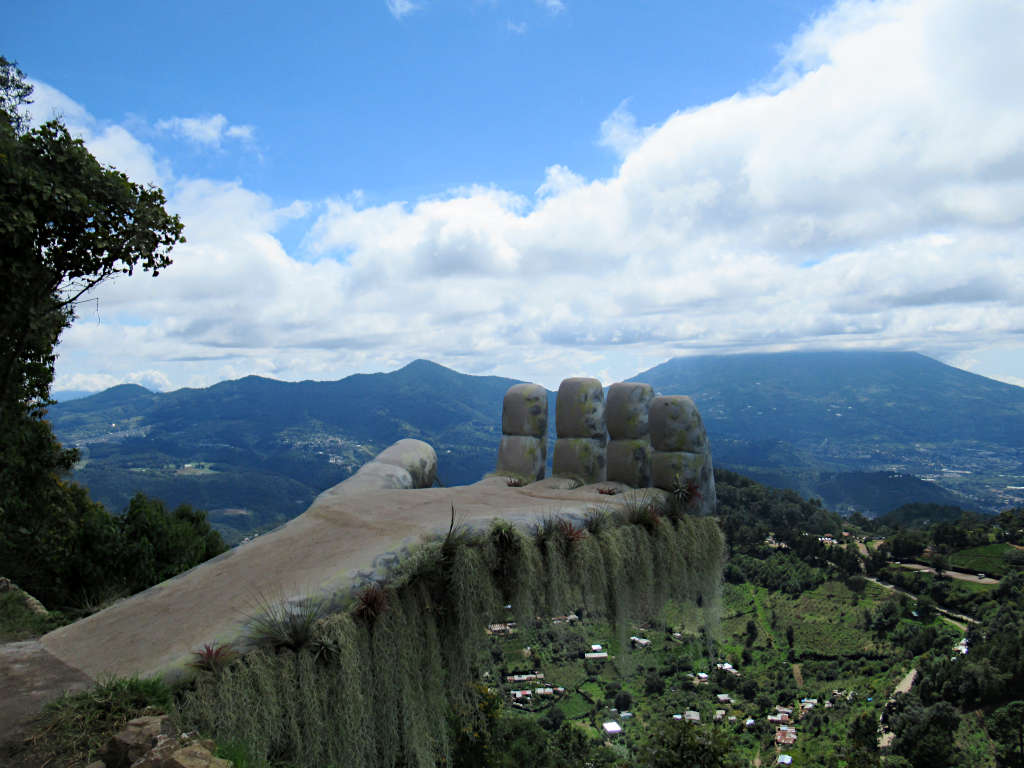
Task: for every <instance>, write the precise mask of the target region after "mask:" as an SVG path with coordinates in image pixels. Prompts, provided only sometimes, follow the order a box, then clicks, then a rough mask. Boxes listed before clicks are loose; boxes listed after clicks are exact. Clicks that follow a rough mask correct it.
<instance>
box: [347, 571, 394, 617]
mask: <svg viewBox="0 0 1024 768" xmlns="http://www.w3.org/2000/svg"><path fill="white" fill-rule="evenodd" d="M387 609H388V593H387V592H386V591H385V590H384V587H382V586H381V585H380V583H379V582H376V581H371V582H370V583H369V584H367V585H366V586H365V587H363V588H362V589H361V590H359V594H358V595H357V596H356V605H355V608H353V609H352V613H353V614H354V615H355V617H356V618H357V619H359V620H361V621H363V622H364V623H365V624H366V625H367V626H369V627H371V628H372V627H373V625H374V624H375V623H376V622H377V619H379V618H380V617H381V616H383V615H384V611H386V610H387Z"/></svg>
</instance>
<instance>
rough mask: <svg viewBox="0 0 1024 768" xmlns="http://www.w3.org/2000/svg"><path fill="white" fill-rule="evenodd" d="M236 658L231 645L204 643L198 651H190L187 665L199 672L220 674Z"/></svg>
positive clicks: (236, 653)
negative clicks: (190, 655)
mask: <svg viewBox="0 0 1024 768" xmlns="http://www.w3.org/2000/svg"><path fill="white" fill-rule="evenodd" d="M237 658H238V651H236V650H235V648H234V646H233V645H231V643H225V644H224V645H221V644H220V643H217V642H213V643H206V644H204V645H203V647H202V648H200V649H199V650H198V651H192V661H190V662H189V663H188V665H189V666H190V667H192V668H193V669H198V670H199V671H201V672H211V673H213V674H215V675H218V674H220V673H221V672H223V671H224V670H225V669H227V668H228V666H229V665H230V664H231V662H233V661H235V659H237Z"/></svg>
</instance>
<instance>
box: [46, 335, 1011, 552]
mask: <svg viewBox="0 0 1024 768" xmlns="http://www.w3.org/2000/svg"><path fill="white" fill-rule="evenodd" d="M638 379H640V380H644V381H647V382H648V383H650V384H651V385H652V386H654V387H655V389H656V390H659V391H662V392H665V393H666V394H668V393H671V394H677V393H678V394H689V395H690V396H692V397H693V398H694V400H695V401H696V403H697V405H698V407H699V408H700V410H701V413H702V415H703V417H704V421H705V425H706V426H707V428H708V433H709V436H710V438H711V442H712V450H713V453H714V456H715V463H716V466H724V467H728V468H730V469H734V470H736V471H739V472H742V473H744V474H748V475H749V476H751V477H752V478H754V479H757V480H760V481H762V482H768V483H770V484H774V485H780V486H784V487H791V488H794V489H795V490H798V491H801V492H803V493H808V494H811V495H818V496H821V497H822V498H823V499H824V500H825V502H826V504H829V505H830V506H832V507H833V508H836V509H840V510H843V511H852V510H854V509H858V510H860V511H864V512H866V513H869V514H870V513H875V514H881V513H884V512H886V511H888V509H889V508H894V507H895V506H899V504H900V503H906V502H908V501H929V502H933V503H941V504H958V505H961V506H966V507H970V508H975V509H981V510H986V511H993V510H995V509H997V508H999V507H1000V506H1010V505H1011V504H1010V503H1008V502H1012V498H1010V497H1009V496H1006V494H1005V493H1003V492H1002V491H999V489H998V488H997V487H996V486H998V485H999V484H1000V483H1002V485H1003V486H1009V485H1024V481H1021V482H1016V480H1017V479H1019V470H1020V467H1021V466H1022V463H1024V437H1022V436H1024V389H1022V388H1020V387H1016V386H1014V385H1011V384H1005V383H1003V382H997V381H995V380H992V379H986V378H985V377H981V376H978V375H976V374H971V373H968V372H966V371H960V370H959V369H955V368H952V367H951V366H946V365H944V364H942V363H940V362H938V361H935V360H932V359H931V358H928V357H926V356H923V355H919V354H917V353H906V352H895V351H888V350H885V351H854V352H850V351H826V352H791V353H774V354H762V353H758V354H746V355H717V356H698V357H683V358H673V359H671V360H668V361H666V362H665V363H662V364H660V365H658V366H655V367H653V368H651V369H649V370H647V371H644V372H642V373H640V374H638V375H637V376H635V377H632V380H638ZM516 382H517V380H516V379H510V378H504V377H498V376H476V375H470V374H463V373H460V372H458V371H455V370H453V369H451V368H447V367H445V366H442V365H440V364H438V363H434V362H432V361H429V360H424V359H418V360H414V361H412V362H410V363H408V364H407V365H405V366H403V367H401V368H399V369H397V370H395V371H390V372H377V373H365V374H354V375H352V376H348V377H345V378H343V379H339V380H335V381H312V380H306V381H301V382H284V381H279V380H276V379H269V378H265V377H259V376H246V377H242V378H240V379H233V380H228V381H223V382H218V383H217V384H215V385H213V386H211V387H207V388H203V389H195V388H184V389H179V390H175V391H173V392H168V393H154V392H151V391H149V390H147V389H145V388H144V387H141V386H138V385H119V386H118V387H114V388H111V389H109V390H105V391H104V392H100V393H97V394H95V395H92V396H90V397H87V398H83V399H80V400H73V401H69V402H66V403H57V404H56V405H54V406H52V407H51V409H50V418H51V420H52V422H53V424H54V428H55V431H56V432H57V435H58V438H59V439H61V441H62V442H64V443H66V444H75V445H78V446H79V448H80V450H81V451H82V454H83V462H82V463H81V464H80V465H79V467H78V468H77V469H76V472H75V477H76V479H78V480H80V481H81V482H83V483H84V484H86V485H87V486H89V487H90V489H91V490H92V491H93V494H94V496H96V497H97V498H99V500H101V501H103V502H104V503H105V504H107V505H108V506H110V507H111V508H113V509H115V510H119V509H121V508H123V506H124V504H125V503H126V501H127V498H128V497H130V495H131V488H133V487H138V488H139V489H141V490H144V491H146V492H147V493H152V494H153V495H157V496H162V497H163V498H165V500H167V501H168V503H169V504H172V505H173V504H175V503H178V502H179V501H187V502H190V503H193V504H195V505H197V506H202V507H206V508H208V509H212V510H214V513H213V514H212V515H211V517H212V518H213V519H214V520H215V521H216V522H218V523H219V524H220V525H221V526H222V530H225V527H227V528H230V527H232V526H236V527H238V529H239V530H242V529H250V528H258V527H260V526H262V525H271V524H275V523H279V522H283V521H284V520H286V519H288V518H290V517H292V516H294V515H295V514H297V513H299V512H301V511H302V510H303V509H305V506H308V503H310V502H311V501H312V498H313V497H314V496H315V495H316V494H317V493H319V492H320V491H322V490H324V489H325V488H327V487H330V486H331V485H334V484H335V483H337V482H340V481H341V480H343V479H345V477H347V476H348V475H350V474H351V473H352V472H353V471H354V470H355V469H356V468H357V467H358V466H359V465H361V464H362V463H363V462H364V461H366V460H368V459H369V458H371V457H372V456H373V455H374V454H375V453H376V452H377V451H379V450H380V449H382V448H383V447H386V445H388V444H390V443H391V442H394V441H395V440H397V439H400V438H402V437H416V438H420V439H424V440H427V441H428V442H430V443H431V444H433V445H434V446H435V448H436V449H437V451H438V455H439V463H440V476H441V479H442V480H443V481H444V482H445V483H448V484H453V485H457V484H464V483H469V482H474V481H475V480H477V479H479V478H480V476H482V475H483V474H484V473H486V472H488V471H490V470H492V469H493V467H494V461H495V456H496V454H497V447H498V442H499V439H500V414H501V399H502V396H503V395H504V392H505V390H506V389H507V388H508V387H509V386H510V385H512V384H514V383H516ZM549 402H550V403H551V405H552V407H553V405H554V393H553V392H551V393H549ZM837 414H838V415H837ZM552 415H553V412H552ZM550 422H551V425H552V428H553V422H554V419H553V418H552V419H550ZM552 436H553V435H552ZM550 454H551V450H550V449H549V456H550ZM958 472H962V473H967V474H956V473H958ZM1015 473H1016V474H1015ZM1003 475H1005V476H1006V477H1009V478H1011V479H1014V480H1015V481H1014V482H1009V481H1004V480H1003V479H1001V478H1002V476H1003ZM922 477H923V478H925V479H926V480H927V481H928V484H927V485H925V484H922V483H921V480H920V478H922ZM865 485H866V486H870V488H868V487H862V486H865ZM880 489H881V490H880ZM930 489H933V490H934V492H931V491H930ZM997 491H998V492H997ZM1001 493H1002V495H1000V494H1001ZM922 494H924V495H925V496H926V498H921V495H922ZM217 510H228V512H222V511H217ZM225 532H226V533H227V534H228V535H230V534H231V533H232V532H231V531H230V530H225Z"/></svg>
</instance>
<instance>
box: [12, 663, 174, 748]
mask: <svg viewBox="0 0 1024 768" xmlns="http://www.w3.org/2000/svg"><path fill="white" fill-rule="evenodd" d="M171 703H172V693H171V689H170V688H168V687H167V686H166V685H165V684H164V683H163V682H162V681H161V680H159V679H155V678H154V679H145V680H143V679H140V678H138V677H129V678H112V679H110V680H105V681H103V682H100V683H98V684H97V685H96V687H94V688H92V689H90V690H88V691H82V692H80V693H65V694H64V695H63V696H61V697H60V698H59V699H57V700H56V701H54V702H52V703H50V704H48V705H47V706H46V707H45V709H44V710H43V712H42V714H41V715H40V716H39V718H38V720H37V721H36V723H35V725H34V726H33V728H32V730H31V732H30V735H29V736H28V738H27V739H26V741H25V747H26V750H27V751H28V752H29V753H30V754H31V756H32V759H35V760H37V761H38V764H39V765H68V766H71V765H86V764H88V763H89V762H91V761H92V760H94V759H96V758H97V756H98V755H99V754H100V752H101V751H102V750H103V749H104V748H105V747H106V745H107V742H108V741H110V738H111V737H112V736H113V735H114V734H115V733H117V732H118V731H120V730H121V729H122V728H124V726H125V724H126V723H127V722H128V721H129V720H132V719H133V718H136V717H139V716H141V715H143V714H163V713H165V712H167V711H168V709H169V708H170V707H171ZM21 764H25V765H27V764H29V763H28V762H23V763H21Z"/></svg>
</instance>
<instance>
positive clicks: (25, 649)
mask: <svg viewBox="0 0 1024 768" xmlns="http://www.w3.org/2000/svg"><path fill="white" fill-rule="evenodd" d="M92 682H93V681H92V680H90V679H89V678H88V677H87V676H86V675H85V674H84V673H82V672H81V671H79V670H77V669H74V668H73V667H70V666H68V665H67V664H65V663H64V662H62V661H61V660H60V659H57V658H54V656H52V655H51V654H50V653H48V652H47V651H46V650H45V649H44V648H43V646H42V645H41V644H40V643H39V641H37V640H24V641H20V642H15V643H4V644H3V645H0V691H3V693H2V694H0V743H2V742H5V741H7V740H8V739H15V738H17V736H18V733H19V731H20V730H21V728H22V727H23V726H24V725H25V724H26V721H27V720H28V719H29V718H31V717H32V716H33V715H35V714H37V713H38V712H39V711H40V710H41V709H42V708H43V705H44V704H46V703H48V702H50V701H53V700H54V699H56V698H57V697H59V696H60V695H61V694H62V693H64V692H65V691H78V690H82V689H84V688H89V687H91V686H92Z"/></svg>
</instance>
